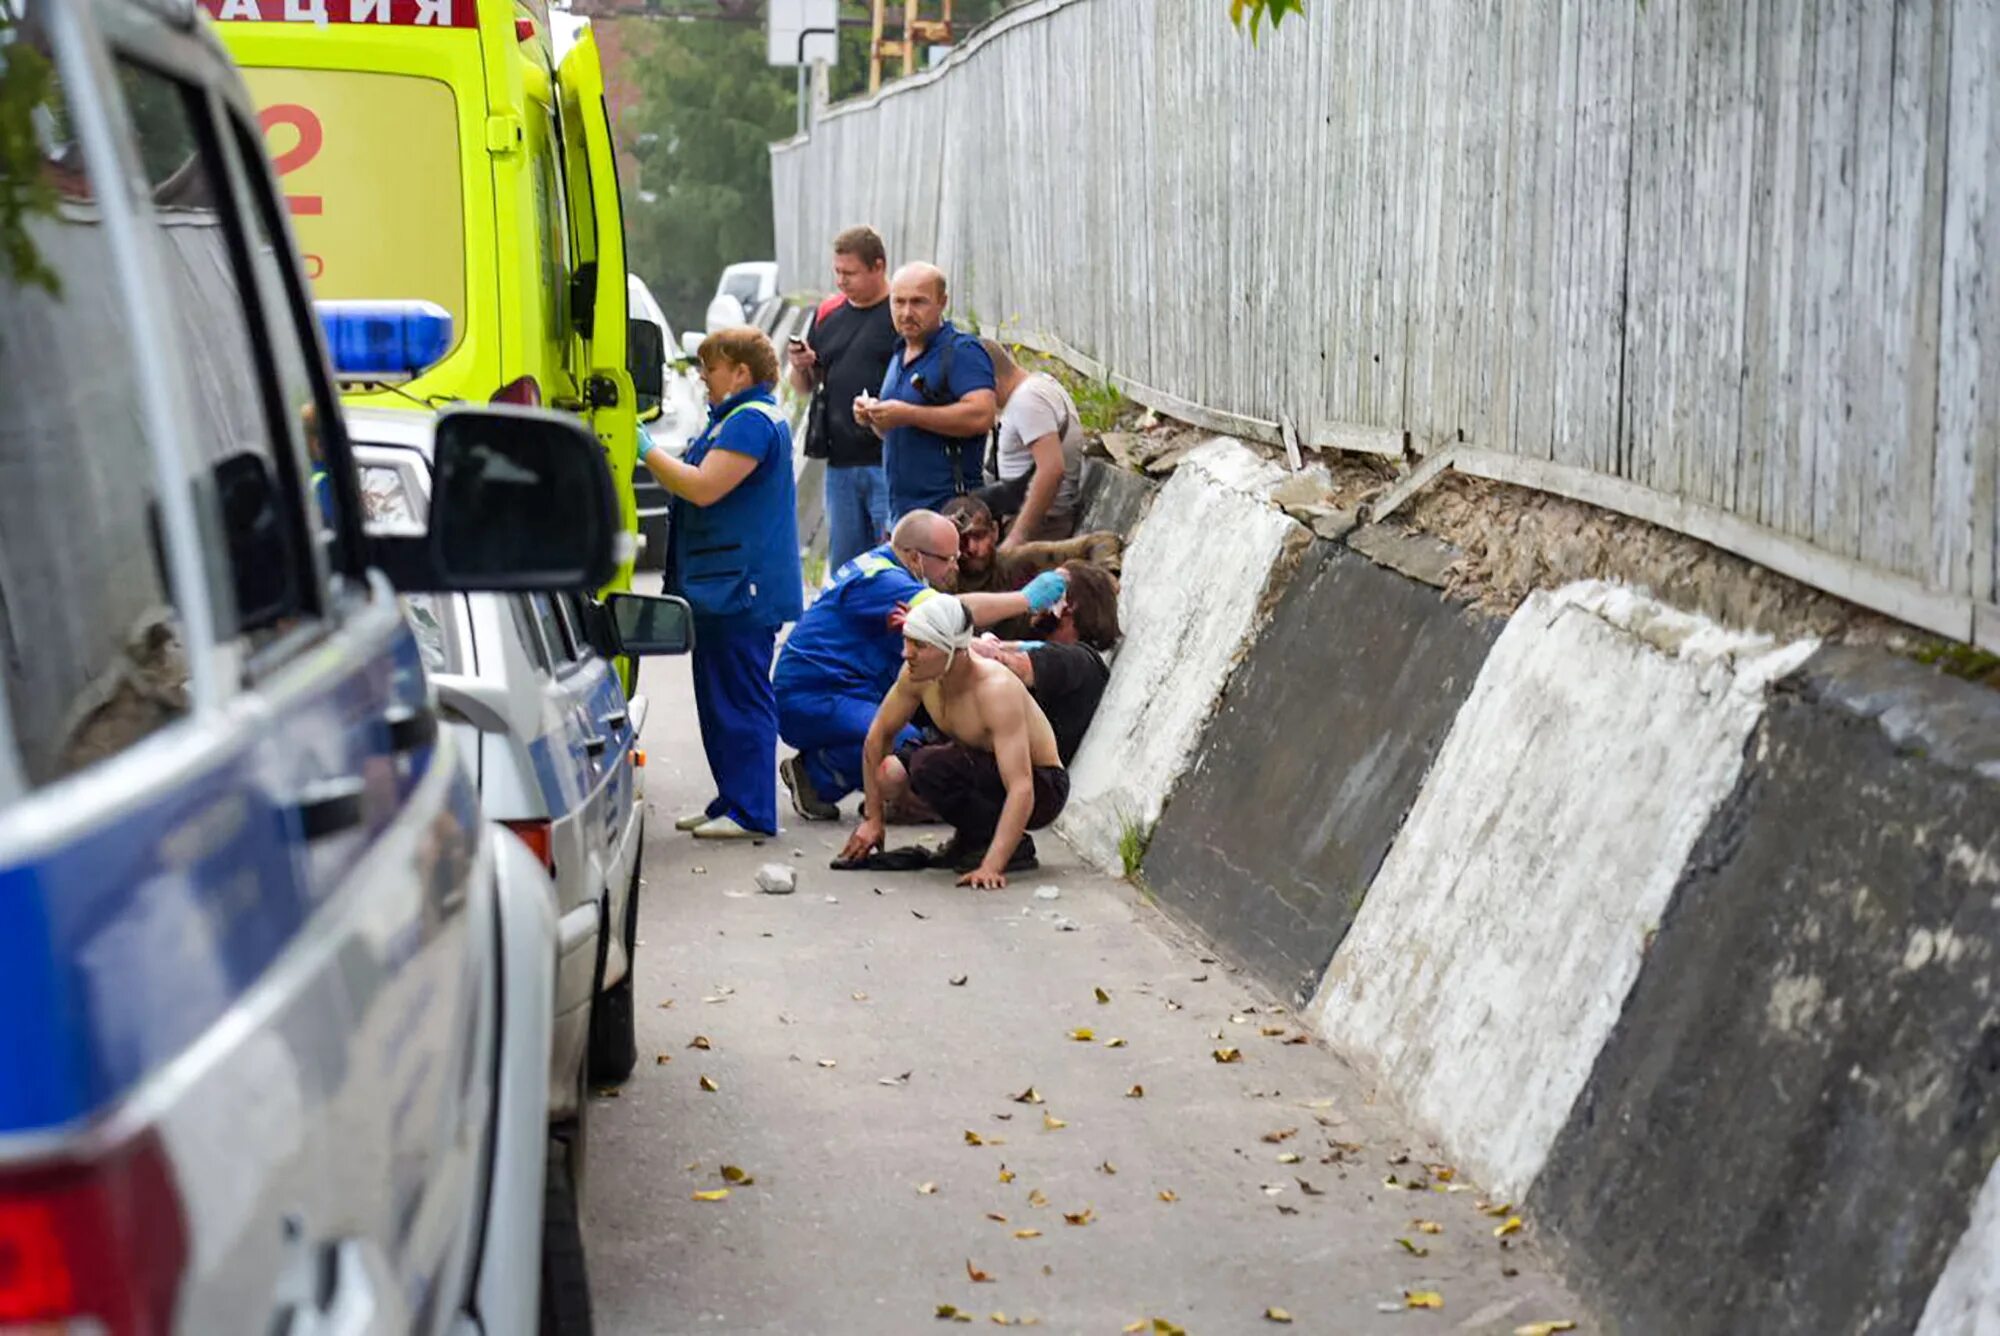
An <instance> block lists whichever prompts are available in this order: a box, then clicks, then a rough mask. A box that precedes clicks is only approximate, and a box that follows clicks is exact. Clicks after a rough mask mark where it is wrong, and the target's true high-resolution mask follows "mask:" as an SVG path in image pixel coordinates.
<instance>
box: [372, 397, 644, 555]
mask: <svg viewBox="0 0 2000 1336" xmlns="http://www.w3.org/2000/svg"><path fill="white" fill-rule="evenodd" d="M431 478H432V481H431V505H430V522H429V524H428V526H427V528H426V531H425V533H424V535H423V536H422V537H421V538H418V537H397V536H388V535H382V536H375V537H371V538H370V540H369V559H370V562H371V564H374V565H376V566H378V567H379V568H380V569H381V570H382V571H383V572H384V573H385V574H386V575H388V577H389V580H390V583H392V584H393V585H395V587H396V588H397V589H398V590H400V591H402V592H405V593H414V592H418V591H441V590H446V591H462V592H468V593H469V592H474V591H494V592H502V593H520V592H532V591H543V592H550V593H554V592H561V591H567V590H577V591H582V590H590V589H597V588H600V587H602V586H603V585H604V584H605V583H606V582H608V581H609V580H610V579H611V577H612V575H613V573H614V572H615V571H616V569H617V563H616V554H615V547H614V544H615V543H616V535H617V534H618V533H619V532H621V530H620V525H619V521H618V500H617V496H616V494H615V493H614V492H613V490H612V485H611V470H610V469H609V468H607V467H606V466H605V462H604V451H603V450H602V449H601V448H600V447H599V446H598V444H597V440H596V438H595V437H593V436H592V435H591V434H590V431H589V429H588V428H586V427H585V426H584V425H583V423H582V422H581V421H580V420H578V419H577V418H575V417H572V416H571V415H569V414H567V413H556V412H550V411H548V410H545V409H538V408H517V407H513V406H507V405H488V406H484V407H464V408H453V409H447V410H446V411H445V412H443V413H440V414H439V415H438V419H437V425H436V430H435V432H434V434H433V437H432V446H431Z"/></svg>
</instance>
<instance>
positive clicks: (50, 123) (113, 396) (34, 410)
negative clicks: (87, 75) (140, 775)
mask: <svg viewBox="0 0 2000 1336" xmlns="http://www.w3.org/2000/svg"><path fill="white" fill-rule="evenodd" d="M35 12H36V9H35V7H33V6H31V7H30V8H29V10H28V14H29V16H30V17H29V20H28V23H27V26H24V27H23V28H17V29H15V30H14V31H12V32H9V31H7V30H6V29H7V27H8V24H9V22H10V20H8V19H7V18H6V17H5V11H4V9H0V86H4V87H7V88H12V89H21V90H24V92H23V95H22V96H19V97H15V96H11V95H10V96H9V97H7V98H5V99H0V138H4V140H5V141H6V142H7V143H8V144H10V145H13V146H15V148H16V149H18V150H19V151H20V155H19V156H11V155H10V156H9V158H8V166H9V168H10V169H18V170H19V171H20V173H21V175H19V176H13V177H11V178H10V180H9V181H8V183H7V185H8V190H9V198H10V201H11V202H12V203H11V204H10V211H9V212H8V213H7V214H6V216H5V218H4V220H0V232H4V236H0V386H4V387H6V388H5V390H4V391H0V691H4V708H0V801H4V800H5V797H6V796H7V795H9V794H10V793H12V792H15V791H18V790H20V789H22V788H26V789H33V788H37V787H40V786H42V785H46V784H50V783H53V782H54V781H56V780H59V779H61V778H63V777H64V776H66V775H69V774H72V773H74V772H76V771H78V770H80V769H82V768H84V767H85V766H87V765H90V764H91V763H93V762H96V761H99V760H102V759H105V758H108V757H111V756H114V755H116V754H118V753H120V752H122V751H123V750H124V749H125V748H127V747H130V746H132V745H133V744H134V743H137V742H139V741H140V740H141V739H143V738H145V737H147V736H149V735H151V734H152V733H154V732H155V731H156V730H158V729H160V728H162V727H164V726H165V725H167V724H170V723H172V722H173V721H174V720H176V719H179V718H181V717H182V716H183V715H184V714H185V713H186V712H187V708H188V665H187V649H186V644H185V641H184V639H183V635H182V629H181V622H180V617H179V614H178V613H177V611H176V610H175V606H174V600H173V596H172V590H171V588H170V586H169V583H168V578H167V573H166V571H165V569H164V560H163V556H162V551H161V546H160V538H159V534H160V529H159V525H160V517H159V513H158V510H157V507H156V505H155V500H154V498H155V494H156V492H155V486H154V480H155V471H154V463H153V453H152V448H151V446H150V445H149V443H148V439H147V438H148V431H147V429H146V424H145V421H144V419H143V417H142V415H141V412H140V407H139V399H138V396H137V394H136V392H135V390H134V378H133V377H132V376H130V375H127V374H124V368H126V367H127V366H129V365H135V364H137V362H138V360H139V359H140V358H141V357H142V356H144V355H145V350H143V349H141V348H138V347H136V346H135V345H134V341H133V338H132V327H131V320H130V312H129V309H128V307H127V305H126V297H125V292H124V290H123V288H122V286H121V284H120V282H119V265H118V264H117V263H116V261H115V260H114V258H113V252H112V244H111V241H110V238H109V237H108V236H107V234H106V231H105V228H104V225H103V221H102V219H101V217H100V215H99V211H98V206H97V198H98V192H97V190H96V188H95V184H94V183H93V182H92V180H91V178H90V176H89V174H88V171H87V169H86V167H85V165H84V162H83V156H82V153H81V151H80V149H79V147H78V145H77V142H76V137H75V134H74V132H73V127H72V123H71V120H70V113H69V109H68V106H67V104H66V102H65V100H64V91H63V86H62V80H61V77H60V76H59V75H58V74H57V72H56V70H55V68H54V66H53V64H52V63H51V62H50V61H49V59H48V54H47V51H46V50H45V49H44V48H43V47H42V46H41V44H40V42H39V39H38V35H37V32H36V30H35V28H34V27H33V26H32V23H33V16H34V14H35ZM12 22H21V20H18V19H16V20H12ZM103 184H104V185H105V187H106V188H107V189H110V190H116V189H117V182H115V181H111V182H105V183H103ZM15 209H18V212H15V211H14V210H15ZM28 387H32V392H29V390H28Z"/></svg>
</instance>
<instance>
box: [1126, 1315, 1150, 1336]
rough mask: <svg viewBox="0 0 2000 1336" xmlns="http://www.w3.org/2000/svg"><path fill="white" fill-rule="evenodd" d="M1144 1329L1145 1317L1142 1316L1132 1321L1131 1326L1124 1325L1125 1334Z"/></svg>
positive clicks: (1127, 1335)
mask: <svg viewBox="0 0 2000 1336" xmlns="http://www.w3.org/2000/svg"><path fill="white" fill-rule="evenodd" d="M1145 1329H1146V1319H1145V1318H1143V1317H1142V1318H1140V1319H1139V1320H1138V1321H1137V1322H1134V1323H1133V1324H1132V1325H1131V1326H1129V1327H1126V1328H1125V1329H1124V1331H1125V1336H1132V1333H1133V1332H1135V1331H1144V1330H1145Z"/></svg>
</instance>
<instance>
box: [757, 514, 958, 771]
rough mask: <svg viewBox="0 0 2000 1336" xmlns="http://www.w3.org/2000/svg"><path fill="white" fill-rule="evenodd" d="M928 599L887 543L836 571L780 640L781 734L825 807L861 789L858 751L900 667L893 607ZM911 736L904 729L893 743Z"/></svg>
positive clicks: (912, 732) (900, 643)
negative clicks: (782, 647)
mask: <svg viewBox="0 0 2000 1336" xmlns="http://www.w3.org/2000/svg"><path fill="white" fill-rule="evenodd" d="M929 592H930V591H929V588H928V586H926V585H925V584H924V582H923V581H922V580H920V579H918V578H917V577H916V576H915V575H912V574H911V573H910V570H909V568H908V567H906V566H904V565H903V563H902V562H900V561H898V560H897V559H896V553H895V551H894V549H893V548H891V547H890V545H889V544H887V543H884V544H883V545H882V546H880V547H878V548H875V549H874V550H873V551H869V552H863V553H862V554H861V555H860V556H858V557H856V558H855V559H854V560H852V561H850V562H848V563H847V564H846V565H845V566H842V567H841V568H840V569H839V570H838V571H837V572H835V573H834V577H833V585H832V587H831V588H829V589H828V590H827V591H826V592H825V593H823V594H821V595H820V596H819V597H818V598H817V599H816V600H814V602H813V605H812V606H811V607H810V608H808V609H806V612H805V615H804V616H802V617H800V618H799V624H798V625H797V626H794V627H793V628H792V633H791V635H790V636H788V637H787V638H786V640H785V651H784V653H782V654H780V655H779V656H778V671H777V673H776V675H775V680H776V686H777V693H778V734H779V736H781V737H782V738H784V740H785V741H786V743H788V744H789V745H791V746H793V747H796V748H798V752H799V760H800V761H801V762H802V763H803V764H804V765H805V769H806V775H807V777H808V778H810V779H811V780H812V786H813V788H814V789H815V790H816V791H817V792H818V794H819V796H820V798H821V799H823V800H824V801H826V802H830V803H837V802H839V801H840V800H841V799H842V798H844V797H845V796H847V795H848V794H850V793H852V792H854V791H855V790H856V789H859V788H861V787H862V782H861V780H862V775H861V748H862V744H863V743H865V742H867V740H868V727H869V725H871V724H873V723H874V722H875V710H876V707H878V706H879V705H881V703H882V698H883V697H884V696H886V695H888V694H889V688H890V687H892V686H894V685H895V684H896V674H897V673H899V672H901V671H902V667H903V633H902V632H901V631H900V630H899V629H897V627H896V626H895V625H894V624H893V623H892V620H891V619H892V618H893V617H894V615H895V613H896V610H897V607H898V605H901V606H902V607H905V608H907V607H909V606H910V605H912V604H914V603H915V602H916V601H917V600H918V599H919V598H922V597H924V596H925V595H926V594H928V593H929ZM916 736H917V731H916V730H915V729H914V728H909V729H905V730H904V733H903V736H902V737H899V738H898V739H897V742H898V744H899V745H900V744H901V743H902V742H904V741H911V740H914V739H915V738H916Z"/></svg>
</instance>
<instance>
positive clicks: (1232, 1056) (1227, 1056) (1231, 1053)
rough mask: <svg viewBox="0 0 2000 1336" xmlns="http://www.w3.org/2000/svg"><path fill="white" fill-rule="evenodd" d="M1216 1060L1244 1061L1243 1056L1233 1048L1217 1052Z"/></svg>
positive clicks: (1221, 1049)
mask: <svg viewBox="0 0 2000 1336" xmlns="http://www.w3.org/2000/svg"><path fill="white" fill-rule="evenodd" d="M1215 1060H1216V1061H1217V1062H1241V1061H1243V1055H1242V1054H1241V1053H1239V1052H1237V1051H1236V1050H1235V1049H1233V1048H1218V1049H1216V1050H1215Z"/></svg>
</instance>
